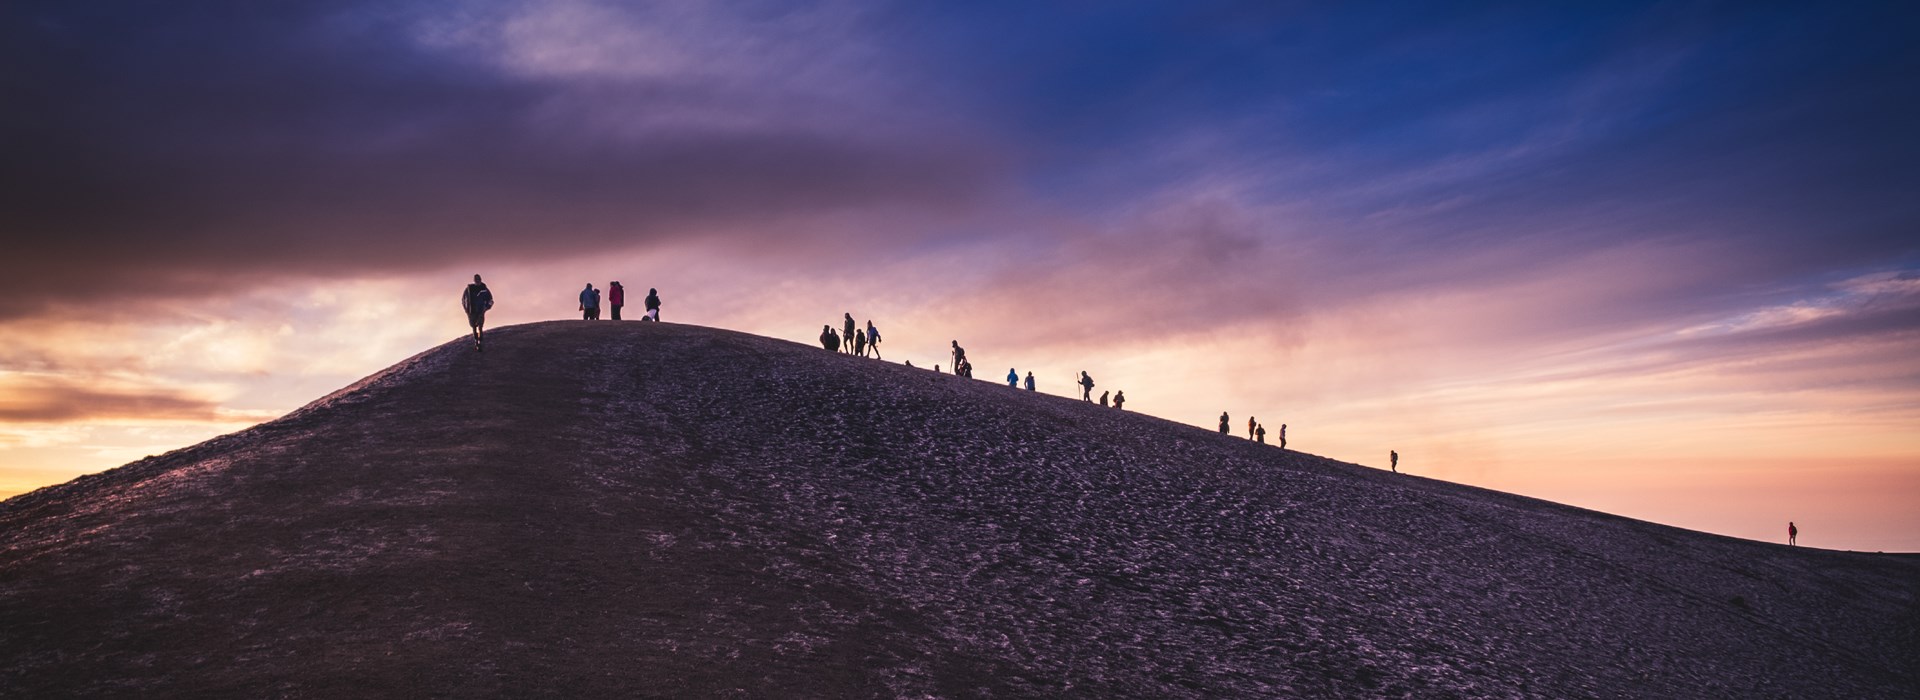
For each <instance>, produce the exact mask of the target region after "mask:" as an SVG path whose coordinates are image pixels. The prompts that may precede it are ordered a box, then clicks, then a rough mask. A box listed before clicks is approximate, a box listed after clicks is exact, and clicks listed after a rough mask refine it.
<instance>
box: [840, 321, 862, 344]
mask: <svg viewBox="0 0 1920 700" xmlns="http://www.w3.org/2000/svg"><path fill="white" fill-rule="evenodd" d="M840 328H841V329H842V330H843V331H844V332H842V333H841V334H840V337H842V338H846V345H847V352H849V353H851V352H853V334H854V333H855V332H857V331H859V326H856V325H854V323H853V314H852V313H848V314H847V315H846V323H843V324H841V326H840Z"/></svg>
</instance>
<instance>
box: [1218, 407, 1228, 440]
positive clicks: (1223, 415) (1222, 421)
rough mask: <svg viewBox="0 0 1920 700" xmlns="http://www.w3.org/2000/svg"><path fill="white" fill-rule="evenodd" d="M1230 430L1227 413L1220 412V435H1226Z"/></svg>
mask: <svg viewBox="0 0 1920 700" xmlns="http://www.w3.org/2000/svg"><path fill="white" fill-rule="evenodd" d="M1228 430H1230V429H1229V428H1228V427H1227V412H1226V411H1221V412H1220V434H1221V435H1226V434H1227V432H1228Z"/></svg>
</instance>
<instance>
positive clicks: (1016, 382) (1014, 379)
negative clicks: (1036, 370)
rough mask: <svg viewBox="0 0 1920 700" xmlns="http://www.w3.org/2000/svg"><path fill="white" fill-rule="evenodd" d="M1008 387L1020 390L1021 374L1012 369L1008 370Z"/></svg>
mask: <svg viewBox="0 0 1920 700" xmlns="http://www.w3.org/2000/svg"><path fill="white" fill-rule="evenodd" d="M1007 386H1010V387H1013V388H1015V389H1018V388H1020V373H1019V372H1015V371H1013V368H1012V367H1008V368H1007Z"/></svg>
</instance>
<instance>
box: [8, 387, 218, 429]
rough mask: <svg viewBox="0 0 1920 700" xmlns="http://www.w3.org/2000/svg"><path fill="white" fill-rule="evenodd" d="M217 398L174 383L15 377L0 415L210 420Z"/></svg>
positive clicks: (47, 419)
mask: <svg viewBox="0 0 1920 700" xmlns="http://www.w3.org/2000/svg"><path fill="white" fill-rule="evenodd" d="M218 408H219V404H218V403H217V402H214V401H210V400H207V399H204V398H200V397H196V396H192V395H189V394H187V393H185V392H182V391H179V390H174V389H160V388H125V389H113V388H102V387H101V386H99V385H98V383H96V382H93V381H90V380H81V379H75V378H71V377H33V378H24V379H16V380H13V381H9V382H7V384H6V387H5V391H4V392H0V421H6V422H19V423H74V422H84V421H98V420H109V419H126V418H133V419H149V420H183V421H210V420H217V419H218V418H219V412H218V410H217V409H218Z"/></svg>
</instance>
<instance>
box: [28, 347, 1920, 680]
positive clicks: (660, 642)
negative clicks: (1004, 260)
mask: <svg viewBox="0 0 1920 700" xmlns="http://www.w3.org/2000/svg"><path fill="white" fill-rule="evenodd" d="M489 341H490V342H489V345H488V348H487V351H486V352H485V353H484V354H480V353H475V352H474V351H473V350H472V349H471V347H470V346H469V345H468V344H467V342H466V341H464V340H462V341H455V342H452V343H449V344H447V345H443V346H441V347H439V348H435V349H433V350H429V351H427V352H425V353H422V354H420V355H418V356H416V357H414V358H412V359H409V360H407V361H406V362H403V363H401V364H399V365H396V366H395V367H393V368H392V369H389V370H387V371H385V372H382V373H381V374H378V375H375V376H373V377H370V378H368V379H367V380H364V381H362V382H360V383H359V384H356V385H354V386H352V387H349V388H347V389H345V390H342V391H341V392H339V393H336V394H334V395H332V396H329V397H327V398H325V399H322V400H320V401H318V402H315V403H314V404H312V405H310V406H308V407H306V408H303V409H301V410H299V411H296V412H294V413H292V414H290V415H288V416H287V417H285V418H282V419H280V420H277V421H273V422H271V423H266V424H263V425H260V426H258V427H255V428H252V429H249V430H246V431H243V432H240V433H236V434H233V435H229V436H225V437H222V438H218V439H215V440H212V441H209V442H207V443H203V444H201V445H196V446H194V447H190V448H187V449H184V450H180V451H177V452H174V453H171V454H168V455H164V456H161V457H157V458H151V459H147V460H143V461H141V462H137V463H134V464H131V465H128V466H126V467H122V468H120V469H116V470H113V471H109V472H106V473H102V474H97V475H92V476H87V477H82V478H80V479H77V480H75V481H73V482H70V483H67V484H63V485H60V486H55V487H51V488H47V489H42V490H40V491H36V492H34V493H30V494H25V495H22V496H19V497H16V498H14V499H11V500H8V501H6V502H5V503H3V504H0V697H7V698H15V697H18V698H42V697H63V696H76V695H84V696H135V695H138V696H153V697H167V696H173V697H183V696H184V697H236V698H260V697H279V696H297V697H324V698H332V697H364V696H376V697H489V696H506V697H529V696H547V697H565V698H576V697H648V696H663V697H666V696H672V697H689V696H691V697H734V696H738V697H780V698H787V697H925V696H937V697H1143V698H1182V697H1191V698H1212V697H1295V696H1304V697H1422V698H1429V697H1476V698H1479V697H1574V698H1578V697H1726V698H1766V697H1783V698H1817V697H1833V698H1879V697H1886V698H1896V697H1903V698H1912V697H1916V696H1920V670H1916V663H1917V662H1916V659H1920V602H1917V601H1920V561H1916V559H1915V558H1913V557H1903V556H1889V555H1870V554H1856V553H1846V552H1834V551H1822V550H1813V549H1806V548H1788V547H1785V546H1777V545H1769V544H1762V543H1756V542H1749V541H1742V540H1735V539H1729V538H1725V537H1718V536H1713V535H1707V534H1702V533H1697V532H1691V531H1686V530H1680V529H1675V528H1670V527H1664V526H1660V525H1654V524H1651V523H1645V522H1640V521H1635V520H1629V519H1625V518H1619V517H1614V516H1609V515H1606V514H1602V513H1596V512H1592V511H1585V510H1580V509H1576V508H1570V507H1566V506H1560V505H1556V504H1552V503H1547V502H1543V501H1537V500H1533V499H1528V498H1521V497H1516V496H1511V495H1506V494H1501V493H1496V492H1491V491H1486V490H1481V489H1475V488H1471V487H1465V486H1459V485H1454V484H1447V483H1443V482H1437V481H1431V480H1426V479H1422V478H1419V477H1414V476H1407V475H1395V474H1389V473H1385V472H1382V471H1379V470H1376V469H1368V468H1363V467H1359V466H1356V465H1351V464H1344V463H1339V462H1334V461H1331V460H1327V459H1322V458H1319V457H1314V456H1311V455H1307V454H1302V453H1299V452H1287V451H1281V450H1279V449H1277V448H1275V447H1272V446H1265V445H1256V444H1252V443H1250V442H1249V441H1247V440H1245V439H1242V438H1230V437H1225V436H1221V435H1218V434H1215V433H1213V432H1211V431H1208V430H1202V429H1198V428H1193V427H1190V426H1185V425H1180V424H1176V423H1172V422H1169V421H1165V420H1160V419H1157V418H1153V417H1150V416H1145V415H1140V414H1137V413H1131V412H1127V413H1122V412H1119V411H1115V410H1112V409H1101V408H1098V407H1096V406H1089V405H1086V404H1084V403H1081V402H1079V401H1075V400H1068V399H1063V398H1058V397H1052V396H1045V395H1038V394H1032V393H1027V392H1024V391H1018V390H1013V389H1009V388H1007V387H1006V386H1004V385H1000V384H997V383H995V382H991V381H974V380H966V379H960V378H956V377H954V376H952V375H943V374H934V373H932V372H927V371H923V370H916V369H908V368H905V367H902V366H899V365H894V364H890V363H882V362H878V361H874V360H863V359H858V358H853V357H848V356H844V355H835V354H830V353H827V352H824V351H822V350H820V349H818V348H811V347H807V346H803V345H799V344H794V343H787V342H783V341H776V340H769V339H766V338H759V337H754V336H749V335H743V334H739V333H732V332H727V331H719V330H713V329H707V328H698V327H692V326H682V325H675V324H651V323H649V324H642V323H631V322H628V323H612V322H598V323H585V322H579V321H572V322H553V323H540V324H532V325H526V326H516V327H509V328H502V329H498V330H496V331H493V332H492V334H491V337H490V338H489Z"/></svg>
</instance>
